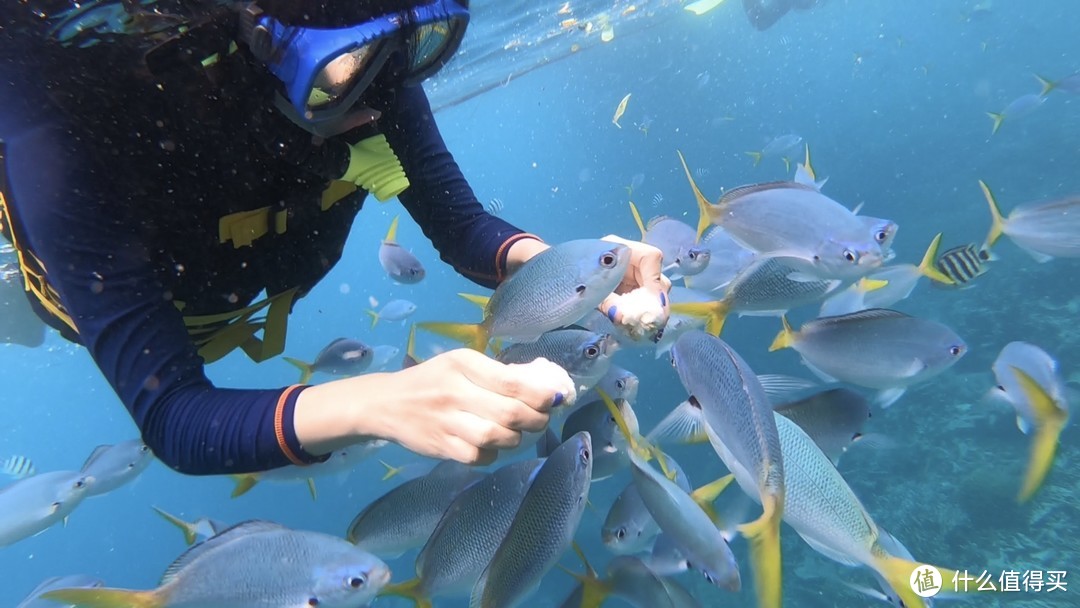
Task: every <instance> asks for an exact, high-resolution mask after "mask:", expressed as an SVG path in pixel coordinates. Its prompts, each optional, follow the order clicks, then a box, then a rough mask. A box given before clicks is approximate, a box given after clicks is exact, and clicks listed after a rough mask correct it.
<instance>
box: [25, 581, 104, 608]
mask: <svg viewBox="0 0 1080 608" xmlns="http://www.w3.org/2000/svg"><path fill="white" fill-rule="evenodd" d="M104 586H105V581H103V580H101V579H99V578H95V577H93V576H89V575H87V574H71V575H68V576H54V577H52V578H47V579H45V580H43V581H41V583H40V584H39V585H38V586H37V587H34V590H33V591H31V592H30V593H29V595H27V596H26V597H25V598H23V600H22V601H21V602H19V605H18V606H16V607H15V608H61V606H60V605H59V604H57V603H56V602H51V601H49V600H43V599H41V595H42V594H44V593H46V592H48V591H53V590H55V589H99V588H101V587H104ZM68 606H71V605H70V604H68Z"/></svg>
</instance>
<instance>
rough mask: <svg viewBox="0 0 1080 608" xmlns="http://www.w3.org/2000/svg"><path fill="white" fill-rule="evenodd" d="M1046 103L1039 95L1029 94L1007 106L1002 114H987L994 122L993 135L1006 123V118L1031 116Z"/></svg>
mask: <svg viewBox="0 0 1080 608" xmlns="http://www.w3.org/2000/svg"><path fill="white" fill-rule="evenodd" d="M1044 103H1046V97H1045V96H1044V95H1040V94H1038V93H1028V94H1027V95H1021V96H1020V97H1017V98H1016V99H1014V100H1012V101H1010V102H1009V105H1007V106H1005V109H1004V110H1002V111H1000V112H987V113H986V115H987V116H989V117H990V119H991V120H993V121H994V130H993V131H992V132H991V133H990V134H991V135H993V134H995V133H997V132H998V129H1000V128H1001V123H1003V122H1005V119H1006V118H1012V119H1014V120H1015V119H1017V118H1023V117H1024V116H1027V115H1028V114H1031V113H1032V112H1034V111H1035V110H1038V109H1039V108H1040V107H1041V106H1042V104H1044Z"/></svg>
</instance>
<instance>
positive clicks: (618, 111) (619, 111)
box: [611, 93, 631, 129]
mask: <svg viewBox="0 0 1080 608" xmlns="http://www.w3.org/2000/svg"><path fill="white" fill-rule="evenodd" d="M630 95H631V94H630V93H627V94H626V97H623V98H622V101H620V102H619V105H618V107H616V108H615V116H614V117H613V118H612V119H611V124H613V125H615V126H616V127H619V128H620V129H621V128H622V125H620V124H619V119H620V118H622V116H623V114H625V113H626V104H628V103H630Z"/></svg>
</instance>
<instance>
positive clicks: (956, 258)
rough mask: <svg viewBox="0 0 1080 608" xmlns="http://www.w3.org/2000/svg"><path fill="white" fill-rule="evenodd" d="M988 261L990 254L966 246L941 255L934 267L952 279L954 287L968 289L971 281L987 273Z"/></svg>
mask: <svg viewBox="0 0 1080 608" xmlns="http://www.w3.org/2000/svg"><path fill="white" fill-rule="evenodd" d="M990 260H991V258H990V254H989V252H987V251H986V250H985V249H979V248H978V247H977V246H976V245H974V244H968V245H961V246H959V247H953V248H952V249H950V250H948V251H946V252H944V253H942V254H941V255H940V256H938V259H937V261H936V262H934V266H936V267H937V269H938V270H940V271H941V273H942V274H944V275H945V276H947V277H949V278H950V279H952V280H953V283H954V286H955V287H959V288H961V289H963V288H965V287H970V286H971V285H970V284H971V282H972V281H974V280H975V279H977V278H978V277H979V276H980V275H982V274H983V273H984V272H986V271H987V266H986V263H987V262H989V261H990ZM935 285H936V284H935Z"/></svg>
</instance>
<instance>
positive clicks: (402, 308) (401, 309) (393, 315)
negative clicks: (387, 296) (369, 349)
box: [366, 300, 416, 329]
mask: <svg viewBox="0 0 1080 608" xmlns="http://www.w3.org/2000/svg"><path fill="white" fill-rule="evenodd" d="M366 312H367V314H368V316H370V317H371V329H375V324H376V323H378V322H379V319H386V320H387V321H404V320H405V319H408V318H409V317H410V316H412V314H413V313H414V312H416V304H413V303H412V302H410V301H408V300H391V301H389V302H387V303H386V305H385V306H383V307H382V310H380V311H378V312H375V311H374V310H368V311H366Z"/></svg>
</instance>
